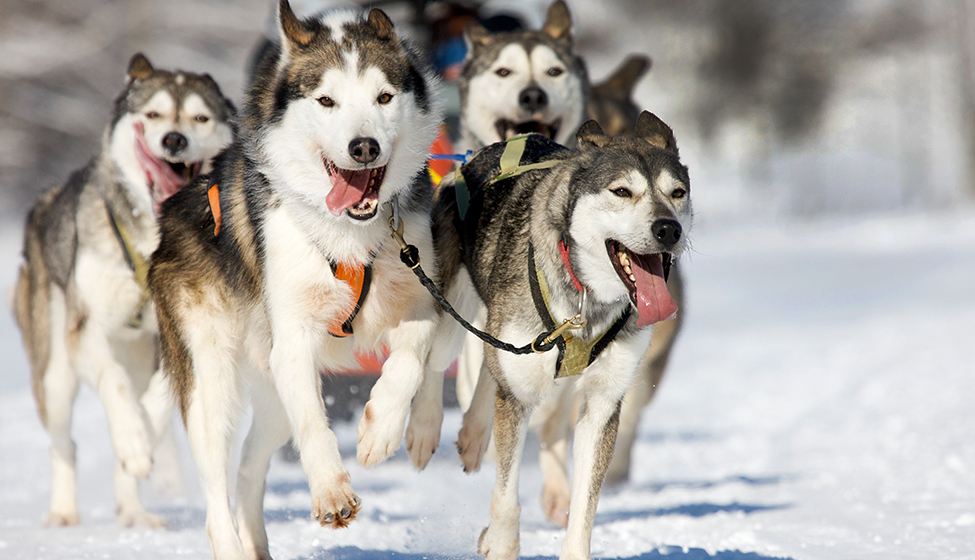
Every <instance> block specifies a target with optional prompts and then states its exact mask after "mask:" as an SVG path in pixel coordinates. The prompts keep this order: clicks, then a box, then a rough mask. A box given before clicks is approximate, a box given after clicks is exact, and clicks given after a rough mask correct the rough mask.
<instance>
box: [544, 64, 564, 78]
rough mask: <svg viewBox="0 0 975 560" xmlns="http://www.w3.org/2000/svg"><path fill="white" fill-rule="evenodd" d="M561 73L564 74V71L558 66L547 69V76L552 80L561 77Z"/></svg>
mask: <svg viewBox="0 0 975 560" xmlns="http://www.w3.org/2000/svg"><path fill="white" fill-rule="evenodd" d="M562 72H565V70H563V69H561V68H559V67H558V66H553V67H552V68H549V69H548V75H549V76H552V77H553V78H554V77H556V76H561V75H562Z"/></svg>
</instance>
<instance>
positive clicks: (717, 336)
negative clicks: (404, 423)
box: [0, 189, 975, 560]
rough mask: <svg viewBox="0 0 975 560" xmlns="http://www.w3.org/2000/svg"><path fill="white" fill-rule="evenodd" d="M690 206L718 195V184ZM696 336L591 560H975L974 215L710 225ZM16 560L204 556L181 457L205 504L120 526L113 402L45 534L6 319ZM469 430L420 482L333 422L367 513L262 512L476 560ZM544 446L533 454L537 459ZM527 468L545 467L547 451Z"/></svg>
mask: <svg viewBox="0 0 975 560" xmlns="http://www.w3.org/2000/svg"><path fill="white" fill-rule="evenodd" d="M696 196H706V193H705V190H704V189H701V190H699V191H698V192H697V193H696ZM693 238H694V252H693V254H692V255H690V257H689V258H687V259H685V260H684V261H682V262H681V266H683V267H685V271H686V277H687V281H688V306H687V310H686V313H687V322H686V330H685V331H684V332H683V334H682V336H681V339H680V340H679V343H678V346H677V348H676V352H675V356H674V359H673V361H672V364H671V368H670V370H669V371H668V373H667V377H666V378H665V380H664V384H663V386H662V388H661V390H660V392H659V393H658V397H657V400H656V401H655V402H653V403H652V404H651V406H650V409H649V413H648V414H646V415H645V417H644V419H643V423H642V426H641V435H640V437H639V440H638V443H637V448H636V452H635V454H634V458H635V468H634V473H633V479H632V481H631V482H630V483H628V484H626V485H624V486H622V487H619V488H614V489H609V490H607V491H605V492H604V493H603V497H602V499H601V501H600V504H599V510H598V513H597V518H596V527H595V530H594V533H593V554H594V556H595V557H598V558H626V559H636V558H639V559H641V560H649V559H653V558H662V557H666V558H674V559H694V560H700V559H722V560H746V559H747V560H753V559H755V560H758V559H767V558H794V559H797V560H798V559H803V560H805V559H809V560H812V559H823V560H826V559H829V560H836V559H871V558H876V559H884V560H896V559H920V558H938V559H939V560H948V559H959V560H961V559H971V558H975V406H973V402H975V342H973V341H975V338H973V335H975V291H973V289H972V286H973V279H975V209H972V208H968V209H964V210H958V211H954V212H940V213H937V214H930V213H910V214H899V215H891V214H887V215H878V216H871V217H862V216H861V217H858V218H846V219H844V218H837V217H833V218H829V219H820V220H817V221H811V222H803V223H796V222H791V223H787V224H774V223H764V224H763V223H753V224H748V225H741V224H740V223H739V224H737V225H734V224H733V223H730V222H729V223H727V224H723V225H719V224H714V223H709V222H708V221H707V220H705V219H703V218H702V219H701V221H700V223H699V224H698V227H697V230H696V231H695V232H694V234H693ZM18 250H19V231H18V230H17V228H14V227H12V226H6V227H5V228H4V231H3V232H2V234H0V251H2V254H0V284H2V285H4V287H6V286H7V285H9V284H10V283H12V280H13V273H14V266H15V263H16V253H17V251H18ZM0 352H2V355H3V356H4V360H3V363H2V365H0V557H2V558H5V559H7V558H9V559H15V558H16V559H19V558H24V559H68V558H126V559H127V558H134V557H138V558H140V559H141V560H153V559H156V558H173V557H181V558H188V559H190V558H208V557H209V549H208V545H207V541H206V534H205V532H204V528H203V522H204V515H205V512H204V508H203V500H202V497H201V496H200V493H199V491H198V486H197V484H196V481H195V474H194V471H193V467H192V460H191V458H190V456H189V454H188V452H186V451H185V450H186V446H185V443H184V442H183V441H182V440H181V442H180V443H181V446H182V449H183V450H184V452H183V470H184V473H185V474H186V475H187V480H188V488H189V490H188V491H187V492H186V493H184V494H181V495H178V496H163V495H156V494H153V493H152V491H151V488H149V487H148V485H147V488H146V495H147V502H148V503H149V505H150V507H151V509H152V510H154V511H156V512H158V513H160V514H161V515H162V516H163V517H165V518H166V520H167V521H168V523H169V527H168V528H167V529H165V530H158V531H152V530H146V529H120V528H118V527H117V526H116V523H115V519H114V515H113V508H114V503H113V497H112V484H111V466H112V458H111V454H110V446H109V441H108V434H107V427H106V424H105V418H104V414H103V411H102V408H101V405H100V403H99V402H98V400H97V398H96V397H95V396H94V394H93V393H92V392H91V391H90V390H84V391H82V393H81V398H80V399H79V402H78V406H77V409H76V413H75V419H76V420H75V429H74V436H75V440H76V442H77V443H78V464H79V494H80V496H79V497H80V506H81V514H82V524H81V525H80V526H78V527H72V528H67V529H45V528H42V527H41V519H42V517H43V515H44V513H45V510H46V506H47V500H48V492H49V488H48V486H49V481H48V476H49V464H48V454H47V444H48V442H47V436H46V435H45V433H44V431H43V429H42V428H41V426H40V422H39V421H38V419H37V415H36V412H35V410H34V405H33V401H32V398H31V396H30V390H29V386H28V377H29V376H28V371H27V366H26V361H25V359H24V356H23V351H22V349H21V347H20V342H19V336H18V333H17V331H16V329H15V328H14V327H13V325H12V321H11V320H10V319H9V313H6V312H5V313H2V314H0ZM459 422H460V418H459V414H458V413H457V411H456V410H453V411H448V414H447V418H446V421H445V427H444V437H443V441H442V446H441V449H440V450H439V452H438V453H437V454H436V455H435V457H434V459H433V461H432V463H431V465H430V466H429V467H428V468H427V470H425V471H424V472H420V473H417V472H414V471H413V469H412V468H411V467H410V463H409V461H408V459H407V458H406V455H405V452H403V450H401V451H400V452H399V453H397V455H396V456H395V457H394V458H393V459H392V460H390V461H389V462H387V463H385V464H383V465H380V466H377V467H375V468H373V469H371V470H368V471H367V470H365V469H363V468H362V467H360V466H358V465H357V464H356V463H355V460H354V445H355V434H354V426H353V425H340V426H338V427H337V431H338V433H339V439H340V442H341V446H342V450H343V453H344V455H345V456H346V457H348V459H347V460H346V464H347V467H348V468H349V470H350V471H351V473H352V479H353V484H354V486H355V488H356V490H357V492H358V493H359V495H360V496H361V497H362V499H363V502H364V509H363V512H362V514H361V515H360V517H359V519H358V520H356V521H355V522H354V523H353V524H352V526H351V527H349V528H348V529H345V530H340V531H332V530H326V529H322V528H320V527H319V526H318V525H317V524H316V523H315V522H314V521H312V520H311V519H310V516H309V509H310V504H309V501H310V498H309V494H308V491H307V486H306V483H305V480H304V477H303V475H302V473H301V470H300V468H299V467H296V466H295V465H292V464H289V463H286V462H284V461H279V460H276V461H275V463H274V464H273V465H272V468H271V472H270V475H269V479H268V492H267V499H266V504H265V512H266V513H265V515H266V518H267V522H268V533H269V537H270V542H271V552H272V554H273V555H274V556H275V558H278V559H279V560H282V559H291V558H301V559H323V560H324V559H327V560H332V559H334V560H393V559H397V558H400V559H405V560H423V559H427V558H441V559H443V558H473V557H476V554H475V543H476V540H477V535H478V534H479V532H480V530H481V528H482V527H483V526H484V525H485V524H486V522H487V519H488V504H489V500H490V493H491V487H492V484H493V467H491V466H490V465H489V466H488V467H486V468H485V469H484V470H482V472H481V473H479V474H476V475H472V476H469V475H465V474H463V473H462V472H461V469H460V466H459V461H458V459H457V458H456V455H455V451H454V449H453V442H454V439H455V436H454V435H455V434H456V431H457V428H458V426H459ZM530 449H534V448H530ZM532 455H533V452H530V453H529V456H532ZM540 491H541V480H540V475H539V470H538V466H537V463H535V462H534V460H529V461H528V462H527V464H526V465H525V467H524V469H523V484H522V504H523V506H524V508H523V514H522V517H523V524H522V533H521V534H522V541H521V545H522V554H523V555H524V556H525V557H553V556H556V555H557V554H558V546H559V543H560V541H561V538H562V535H563V532H562V531H561V530H559V529H557V528H555V527H554V526H552V525H549V524H548V523H547V522H546V521H545V520H544V518H543V516H542V513H541V510H540V508H539V506H538V496H539V494H540Z"/></svg>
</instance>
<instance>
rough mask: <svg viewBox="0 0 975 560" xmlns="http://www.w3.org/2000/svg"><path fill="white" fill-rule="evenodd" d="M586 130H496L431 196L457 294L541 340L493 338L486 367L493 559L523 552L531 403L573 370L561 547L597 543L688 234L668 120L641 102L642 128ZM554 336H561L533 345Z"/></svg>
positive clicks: (683, 179) (445, 268)
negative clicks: (500, 137)
mask: <svg viewBox="0 0 975 560" xmlns="http://www.w3.org/2000/svg"><path fill="white" fill-rule="evenodd" d="M578 144H579V149H578V151H573V150H569V149H567V148H565V147H563V146H561V145H558V144H556V143H554V142H552V141H550V140H547V139H545V138H544V137H542V136H541V135H537V134H529V135H526V136H516V137H514V138H512V139H510V140H508V141H506V142H502V143H498V144H494V145H491V146H489V147H487V148H485V149H483V150H481V151H480V152H478V153H477V154H476V155H475V156H474V157H473V159H472V160H471V161H469V162H467V163H466V164H465V165H463V166H462V167H461V168H460V171H459V173H458V174H455V175H454V176H448V178H447V179H445V181H444V182H443V183H442V184H441V187H440V191H439V193H438V199H437V203H436V205H435V208H434V231H435V234H434V237H435V240H436V248H437V253H438V256H439V258H440V267H441V268H440V272H441V275H442V276H441V279H442V282H443V285H444V287H445V295H446V297H447V299H448V300H449V301H453V302H459V305H458V307H460V308H461V310H460V312H461V313H464V312H465V311H468V310H469V308H470V307H472V306H475V305H476V304H472V303H471V302H472V301H480V302H483V304H484V305H485V306H486V307H487V320H486V323H485V324H486V328H485V331H486V332H487V333H488V334H489V335H491V336H493V337H496V338H498V339H501V340H503V341H505V342H508V343H513V344H522V343H527V342H532V341H535V343H533V344H532V345H531V347H530V348H526V352H527V353H521V354H518V353H509V352H508V351H503V350H499V349H497V348H496V347H495V346H492V345H488V344H485V345H484V348H485V354H484V358H485V359H484V363H485V370H484V371H482V372H481V379H480V380H479V381H478V383H479V385H480V384H482V381H483V380H484V379H485V378H487V377H488V376H489V377H490V379H491V380H492V385H494V386H496V391H495V394H494V410H493V413H494V441H495V444H496V448H497V479H496V482H495V487H494V495H493V498H492V500H491V509H490V511H491V521H490V525H489V526H488V527H487V528H486V529H485V530H484V532H483V533H482V534H481V537H480V540H479V543H478V551H479V552H480V553H481V554H483V555H485V557H487V558H488V559H489V560H495V559H504V560H513V559H515V558H517V557H518V554H519V544H518V543H519V538H518V531H519V529H518V527H519V514H520V511H521V508H520V506H519V504H518V488H519V485H518V471H519V466H520V463H521V457H522V453H523V446H524V441H525V436H526V432H527V429H528V424H529V416H530V415H531V412H532V410H533V409H534V408H535V406H536V405H538V404H539V403H540V402H542V400H543V399H544V398H546V396H548V395H550V394H551V393H553V392H556V391H560V390H564V387H565V384H566V383H567V382H569V380H571V379H575V380H576V381H575V383H574V391H575V393H576V398H577V399H578V401H579V409H578V410H579V411H578V420H577V421H576V423H575V437H574V443H573V457H574V458H573V472H572V484H571V495H572V502H571V504H570V508H569V513H568V533H567V535H566V539H565V541H564V543H563V545H562V552H561V555H560V558H576V559H587V558H589V557H590V550H589V548H590V537H591V531H592V524H593V518H594V516H595V512H596V503H597V501H598V498H599V491H600V487H601V485H602V483H603V479H604V476H605V473H606V470H607V468H608V467H609V463H610V460H611V458H612V456H613V447H614V443H615V441H616V434H617V428H618V424H619V419H620V408H621V406H622V401H623V397H624V394H626V392H627V390H628V388H629V387H630V386H631V384H632V381H633V378H634V375H635V373H636V370H637V366H638V365H639V364H640V362H641V359H642V358H643V356H644V355H645V354H646V352H647V349H648V347H649V344H650V335H651V329H650V328H649V327H651V326H652V325H654V324H656V323H659V322H660V321H663V320H666V319H669V318H672V317H673V315H674V314H675V313H676V312H677V304H676V303H675V302H674V300H673V298H672V297H671V295H670V294H669V292H668V289H667V283H666V278H667V275H668V272H669V268H670V264H671V263H672V262H673V260H674V259H675V258H677V257H678V256H679V255H680V254H681V253H683V251H685V250H686V248H687V246H688V236H687V233H688V231H689V229H690V225H691V217H692V212H691V203H690V182H689V179H688V173H687V169H686V168H685V167H684V165H682V164H681V162H680V160H679V157H678V153H677V145H676V142H675V140H674V136H673V133H672V132H671V130H670V128H669V127H668V126H667V125H666V124H664V123H663V122H662V121H660V120H659V119H658V118H657V117H656V116H654V115H653V114H651V113H648V112H644V113H643V114H641V115H640V118H639V120H638V121H637V123H636V129H635V137H609V136H606V135H604V134H603V132H602V130H601V129H600V127H599V125H598V124H597V123H596V122H595V121H589V122H587V123H586V124H585V125H583V126H582V128H581V129H580V131H579V133H578ZM566 318H568V319H566ZM440 329H441V330H440V331H439V334H438V336H437V339H438V344H441V345H443V346H445V347H456V345H457V344H459V342H458V340H459V339H462V338H463V336H464V332H465V331H463V330H462V329H461V328H460V327H459V326H458V324H457V323H455V322H454V321H453V320H452V319H451V318H449V317H447V318H445V319H444V321H443V322H442V323H441V326H440ZM558 332H562V333H563V334H562V336H561V337H559V336H556V334H555V333H558ZM540 333H552V334H551V335H550V336H549V337H547V338H544V339H541V336H540ZM546 343H548V344H555V345H556V348H554V349H552V350H550V351H545V352H542V353H533V352H531V351H532V350H544V346H545V344H546ZM576 376H578V377H576ZM475 404H476V403H475ZM483 441H486V438H485V439H484V440H483Z"/></svg>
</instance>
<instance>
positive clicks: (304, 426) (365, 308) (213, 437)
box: [149, 0, 442, 559]
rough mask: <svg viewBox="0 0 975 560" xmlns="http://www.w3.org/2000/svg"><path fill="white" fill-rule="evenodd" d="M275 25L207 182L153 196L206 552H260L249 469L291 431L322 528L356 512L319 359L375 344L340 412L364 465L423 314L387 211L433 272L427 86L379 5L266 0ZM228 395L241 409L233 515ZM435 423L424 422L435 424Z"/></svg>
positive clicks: (404, 391) (157, 289) (330, 361)
mask: <svg viewBox="0 0 975 560" xmlns="http://www.w3.org/2000/svg"><path fill="white" fill-rule="evenodd" d="M278 23H279V26H280V32H281V40H280V41H279V42H278V46H277V47H276V52H275V53H273V54H272V55H271V56H269V57H268V58H266V59H265V62H266V63H265V64H264V65H263V67H262V69H261V70H260V72H259V73H258V75H257V76H256V77H255V82H254V84H253V85H252V87H251V89H250V91H249V93H248V95H247V100H246V106H245V107H244V109H243V111H242V112H243V115H242V119H241V124H240V132H239V135H238V139H237V140H236V141H235V143H234V144H233V145H232V146H231V147H230V148H229V149H228V150H227V151H226V152H224V153H223V155H222V156H221V157H219V158H218V159H217V162H216V165H215V169H214V172H213V174H212V175H211V176H210V177H209V178H208V179H206V180H201V181H199V182H196V183H194V184H193V185H191V186H189V187H188V188H186V189H184V190H183V191H181V192H180V193H179V194H178V195H176V196H174V197H173V198H172V199H170V201H168V203H167V204H166V207H165V215H164V219H163V220H162V223H161V231H162V241H161V244H160V248H159V250H158V251H157V252H156V253H154V254H153V257H152V267H151V269H150V274H149V283H150V288H151V290H152V293H153V298H154V299H155V301H156V305H157V308H158V315H159V323H160V331H161V338H162V361H163V367H164V369H165V371H166V373H167V375H168V376H169V378H170V379H171V381H172V383H173V386H174V387H175V390H176V394H177V396H178V399H179V403H180V407H181V410H182V414H183V419H184V421H185V424H186V428H187V432H188V435H189V441H190V446H191V448H192V451H193V455H194V458H195V461H196V465H197V469H198V471H199V474H200V479H201V482H202V486H203V491H204V494H205V497H206V503H207V519H206V528H207V535H208V536H209V539H210V546H211V550H212V552H213V555H214V557H215V558H218V559H226V558H235V559H236V558H268V557H269V553H268V543H267V535H266V533H265V529H264V515H263V505H262V504H263V496H264V480H265V476H266V473H267V469H268V465H269V461H270V459H271V456H272V454H273V452H274V451H275V450H276V449H277V448H278V447H280V446H281V445H282V444H283V443H285V442H286V441H288V438H289V437H290V438H293V440H294V442H295V445H296V446H297V447H298V450H299V454H300V457H301V464H302V467H303V469H304V471H305V474H306V476H307V477H308V483H309V486H310V491H311V512H312V515H313V516H314V517H315V518H316V519H317V520H318V521H319V522H320V523H321V524H322V525H323V526H332V527H343V526H345V525H347V524H348V523H349V522H350V521H352V519H354V518H355V516H356V514H357V513H358V511H359V508H360V500H359V498H358V497H357V496H356V494H355V493H354V492H353V490H352V485H351V480H350V477H349V473H348V471H347V470H346V469H345V467H344V466H343V465H342V459H341V457H340V455H339V449H338V444H337V441H336V438H335V435H334V434H333V433H332V431H331V430H330V429H329V421H328V417H327V416H326V411H325V406H324V404H323V402H322V398H321V390H320V388H321V378H320V372H321V371H322V370H323V369H326V368H328V369H338V368H341V367H344V366H349V365H351V364H353V363H354V355H353V351H355V350H359V351H378V350H379V349H381V348H382V346H383V345H385V346H386V347H387V348H388V350H389V357H388V359H387V360H386V362H385V364H384V366H383V375H382V376H381V377H380V379H379V381H378V382H377V383H376V385H375V387H374V388H373V390H372V393H371V399H370V401H369V402H368V404H367V405H366V407H365V411H364V414H363V417H362V419H361V421H360V422H359V425H358V430H359V432H358V436H359V437H358V459H359V461H360V462H361V463H362V464H363V465H366V466H370V465H374V464H376V463H378V462H380V461H383V460H384V459H386V458H388V457H389V456H390V455H391V454H392V453H393V452H394V451H395V450H396V449H397V448H398V447H399V446H400V444H401V442H402V440H403V430H404V425H405V421H406V417H407V414H408V413H409V407H410V402H411V399H412V398H413V395H414V393H415V392H416V390H417V388H418V387H419V386H420V384H421V382H422V380H423V377H424V373H425V365H426V360H427V354H428V352H429V349H430V347H431V344H432V340H433V339H432V337H433V334H434V330H435V328H436V325H437V321H438V319H437V312H436V308H435V303H434V300H433V299H432V298H431V297H430V295H429V294H428V293H427V292H426V291H425V290H424V288H423V287H422V286H421V285H420V284H419V283H418V282H417V281H416V279H415V278H414V276H413V274H412V273H411V272H410V270H409V269H408V268H406V267H405V266H403V264H402V263H401V262H400V258H399V254H400V248H399V246H398V245H397V244H396V242H395V241H394V240H393V239H392V238H391V236H390V229H389V226H388V223H389V221H390V220H391V219H392V220H393V222H394V223H395V222H397V221H398V222H399V224H400V225H401V226H402V228H403V231H404V235H405V236H406V237H407V238H409V239H410V241H411V243H414V244H415V245H417V246H418V248H419V252H420V255H421V257H422V258H423V261H424V263H425V264H426V265H428V266H432V267H434V270H433V272H434V273H435V263H436V260H435V259H434V258H433V247H432V239H431V232H430V207H431V201H432V190H431V185H430V181H429V177H428V175H427V173H426V169H425V163H426V159H427V157H428V154H429V149H430V146H431V144H432V142H433V140H434V138H435V136H436V134H437V126H438V125H439V123H440V118H441V108H440V102H439V101H438V99H439V91H438V88H439V83H438V82H437V81H436V79H435V78H434V76H433V74H432V73H431V71H430V70H429V69H428V67H427V66H426V65H425V64H423V63H421V61H420V59H419V57H418V56H417V54H416V52H415V51H414V50H413V49H412V48H411V47H410V46H409V45H408V44H407V43H405V42H404V41H403V40H402V39H401V37H400V36H399V35H398V34H397V32H396V31H395V30H394V29H393V25H392V23H391V22H390V20H389V18H388V17H387V16H386V15H385V14H384V13H383V12H382V11H380V10H376V9H374V10H371V11H369V12H368V13H364V12H361V11H337V12H330V13H327V14H323V15H322V16H320V17H318V18H316V19H313V20H299V19H298V18H297V17H296V16H295V15H294V13H293V12H292V10H291V7H290V5H289V4H288V2H287V0H281V2H280V4H279V7H278ZM245 388H247V389H249V394H250V401H251V403H252V405H253V411H254V420H253V424H252V425H251V428H250V432H249V434H248V436H247V438H246V440H245V443H244V449H243V451H242V453H241V459H240V466H239V469H238V480H237V485H236V511H232V510H231V505H230V503H231V496H230V486H229V481H228V475H229V473H230V472H232V466H231V465H230V463H229V461H230V458H231V456H232V453H231V444H232V443H233V442H234V441H235V439H234V434H235V421H236V420H237V417H238V414H239V412H240V409H241V395H242V393H243V391H244V389H245ZM437 414H441V413H440V412H439V411H437ZM441 419H442V415H440V416H436V417H433V418H429V419H427V422H426V424H425V426H424V431H425V432H430V431H433V432H435V433H436V435H437V437H439V424H440V420H441ZM425 441H426V440H425ZM410 443H411V444H412V445H409V446H408V447H409V448H410V451H411V454H413V453H415V452H418V446H419V444H418V443H417V442H413V441H411V442H410ZM424 445H436V442H435V441H434V442H431V443H425V444H424ZM424 453H426V454H429V453H432V449H429V450H425V451H424Z"/></svg>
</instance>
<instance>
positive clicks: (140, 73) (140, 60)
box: [125, 53, 153, 84]
mask: <svg viewBox="0 0 975 560" xmlns="http://www.w3.org/2000/svg"><path fill="white" fill-rule="evenodd" d="M152 72H153V69H152V64H150V63H149V59H148V58H146V55H144V54H142V53H135V54H134V55H133V56H132V59H131V60H129V70H128V75H127V76H126V78H125V83H127V84H130V83H132V81H133V80H145V79H146V78H148V77H149V76H152Z"/></svg>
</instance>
